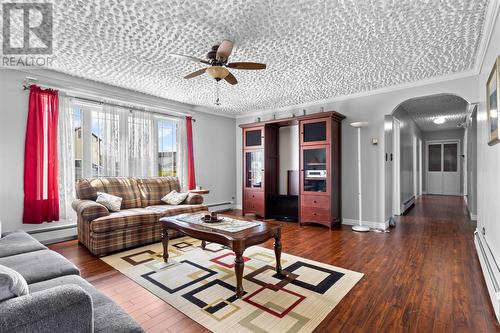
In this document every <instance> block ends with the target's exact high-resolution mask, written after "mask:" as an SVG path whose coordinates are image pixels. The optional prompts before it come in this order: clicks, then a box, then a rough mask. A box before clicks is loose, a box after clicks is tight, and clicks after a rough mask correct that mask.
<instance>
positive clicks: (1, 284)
mask: <svg viewBox="0 0 500 333" xmlns="http://www.w3.org/2000/svg"><path fill="white" fill-rule="evenodd" d="M27 294H28V284H27V283H26V280H25V279H24V278H23V276H22V275H21V274H19V273H18V272H16V271H15V270H13V269H12V268H9V267H7V266H3V265H0V302H1V301H4V300H6V299H9V298H13V297H17V296H23V295H27Z"/></svg>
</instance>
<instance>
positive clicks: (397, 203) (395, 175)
mask: <svg viewBox="0 0 500 333" xmlns="http://www.w3.org/2000/svg"><path fill="white" fill-rule="evenodd" d="M392 121H393V123H392V156H393V159H392V162H393V164H392V189H391V190H392V215H401V207H402V202H401V122H400V121H399V120H398V119H397V118H396V117H392Z"/></svg>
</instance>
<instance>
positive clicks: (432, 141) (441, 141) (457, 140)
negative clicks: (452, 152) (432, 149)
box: [425, 139, 462, 196]
mask: <svg viewBox="0 0 500 333" xmlns="http://www.w3.org/2000/svg"><path fill="white" fill-rule="evenodd" d="M461 142H462V140H461V139H448V140H429V141H425V188H426V189H427V193H428V194H433V193H429V176H428V174H427V173H428V170H429V145H432V144H446V143H456V144H457V172H458V180H459V182H461V181H462V177H461V172H462V167H461V160H460V153H461ZM443 154H444V150H443V149H441V170H442V168H443V163H444V161H443ZM441 172H443V171H441ZM443 195H457V196H461V195H462V188H461V187H460V184H459V189H458V194H443Z"/></svg>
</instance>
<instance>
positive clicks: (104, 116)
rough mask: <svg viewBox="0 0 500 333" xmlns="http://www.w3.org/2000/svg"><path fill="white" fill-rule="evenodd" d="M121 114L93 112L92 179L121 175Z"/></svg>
mask: <svg viewBox="0 0 500 333" xmlns="http://www.w3.org/2000/svg"><path fill="white" fill-rule="evenodd" d="M119 120H120V119H119V114H117V113H114V112H111V113H108V112H102V111H101V110H92V113H91V138H90V142H91V145H90V146H91V158H92V177H99V176H118V175H120V167H122V166H121V165H120V150H121V145H120V123H119Z"/></svg>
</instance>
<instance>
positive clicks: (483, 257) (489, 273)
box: [474, 229, 500, 322]
mask: <svg viewBox="0 0 500 333" xmlns="http://www.w3.org/2000/svg"><path fill="white" fill-rule="evenodd" d="M474 244H475V245H476V252H477V256H478V258H479V262H480V264H481V269H482V271H483V277H484V280H485V282H486V287H487V288H488V293H489V294H490V299H491V304H492V305H493V309H494V311H495V315H496V316H497V320H498V321H499V322H500V268H499V267H498V264H497V263H498V261H496V259H495V257H494V256H493V252H492V251H491V250H490V247H489V246H488V242H487V241H486V238H485V237H484V235H483V234H482V233H481V232H480V231H479V230H477V229H476V231H475V232H474Z"/></svg>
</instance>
